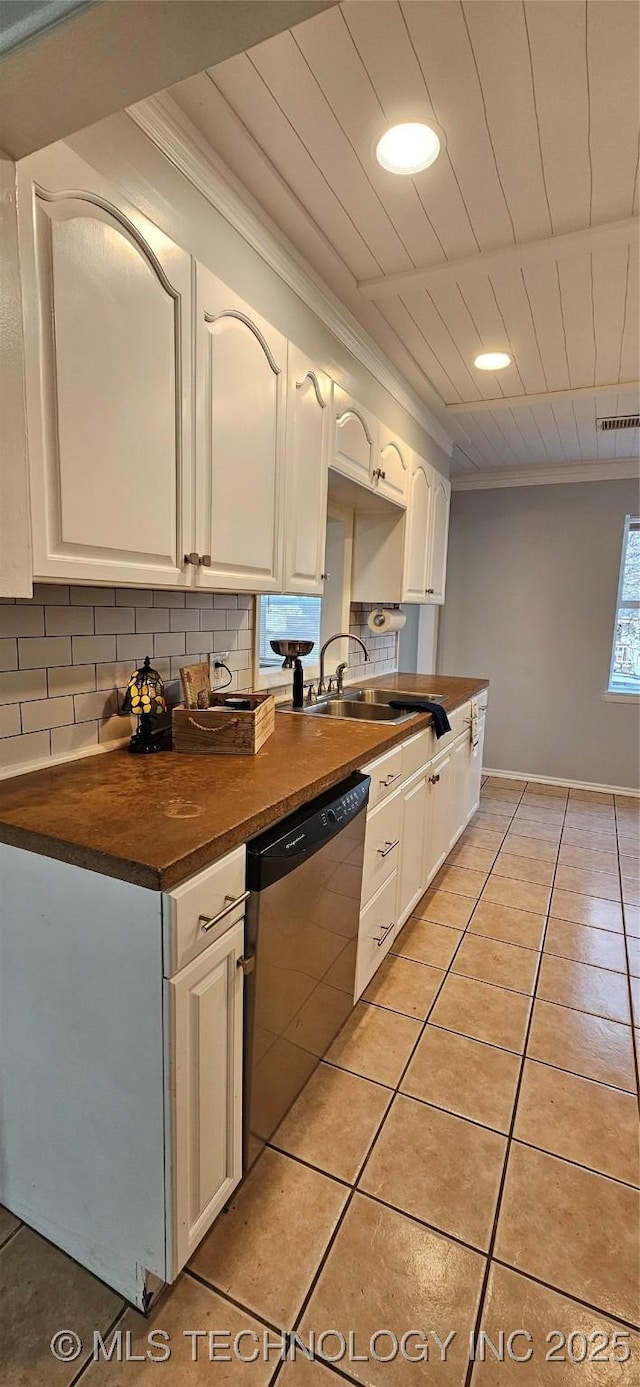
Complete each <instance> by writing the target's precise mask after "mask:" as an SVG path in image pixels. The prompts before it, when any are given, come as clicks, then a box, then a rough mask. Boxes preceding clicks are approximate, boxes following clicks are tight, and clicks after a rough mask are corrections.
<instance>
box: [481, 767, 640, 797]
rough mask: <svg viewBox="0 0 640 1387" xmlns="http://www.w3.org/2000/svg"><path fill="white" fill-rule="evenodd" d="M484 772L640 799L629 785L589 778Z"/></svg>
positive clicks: (483, 772)
mask: <svg viewBox="0 0 640 1387" xmlns="http://www.w3.org/2000/svg"><path fill="white" fill-rule="evenodd" d="M482 774H483V776H485V775H495V776H498V777H500V779H502V780H533V781H534V783H535V784H536V785H566V786H567V789H569V790H599V791H600V792H601V793H603V792H604V793H605V794H609V795H629V797H630V798H631V799H640V790H631V789H630V788H629V786H628V785H597V784H592V783H591V782H590V781H588V780H562V779H561V778H559V777H558V776H555V775H530V774H529V772H528V771H492V770H489V767H488V766H483V767H482Z"/></svg>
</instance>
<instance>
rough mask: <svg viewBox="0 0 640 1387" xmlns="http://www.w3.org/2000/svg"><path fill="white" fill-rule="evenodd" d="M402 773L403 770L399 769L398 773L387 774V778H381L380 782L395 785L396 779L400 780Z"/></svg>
mask: <svg viewBox="0 0 640 1387" xmlns="http://www.w3.org/2000/svg"><path fill="white" fill-rule="evenodd" d="M401 774H402V772H401V771H398V774H397V775H388V776H386V778H385V779H384V780H381V781H380V784H381V785H385V786H386V785H393V782H394V780H399V779H400V776H401Z"/></svg>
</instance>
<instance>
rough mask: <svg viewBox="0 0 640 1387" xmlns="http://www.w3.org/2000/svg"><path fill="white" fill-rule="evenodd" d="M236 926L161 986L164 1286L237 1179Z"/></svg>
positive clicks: (239, 988) (239, 926)
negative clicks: (165, 1105)
mask: <svg viewBox="0 0 640 1387" xmlns="http://www.w3.org/2000/svg"><path fill="white" fill-rule="evenodd" d="M243 937H244V922H243V921H242V920H240V921H238V922H237V923H236V924H235V925H232V926H231V928H230V929H228V930H227V931H226V933H225V934H223V935H221V937H220V938H219V939H217V940H216V941H215V943H213V944H211V945H210V946H209V948H208V949H205V951H204V953H201V954H199V956H198V957H197V958H195V959H194V960H193V962H192V963H189V964H188V965H187V967H186V968H183V969H182V972H180V973H178V974H177V976H176V977H175V978H171V979H170V980H168V981H167V982H166V984H165V986H166V989H167V1009H168V1023H169V1073H170V1079H169V1095H170V1105H171V1110H170V1127H171V1160H170V1163H169V1164H170V1172H171V1173H170V1182H171V1188H170V1191H169V1192H168V1193H169V1201H168V1202H169V1206H170V1208H172V1209H173V1220H172V1224H173V1226H172V1228H171V1230H170V1243H169V1248H170V1266H169V1276H168V1279H169V1280H173V1278H174V1277H175V1276H177V1274H178V1272H179V1271H180V1269H181V1267H183V1266H184V1264H185V1262H186V1261H187V1260H188V1258H189V1257H190V1256H191V1253H192V1252H193V1251H194V1250H195V1248H196V1247H197V1245H198V1243H199V1242H200V1240H201V1238H202V1237H203V1236H204V1234H205V1233H206V1231H207V1229H208V1228H209V1227H210V1225H211V1224H212V1223H213V1220H214V1218H215V1217H216V1215H217V1214H219V1213H220V1210H221V1209H222V1207H223V1205H224V1204H225V1203H226V1202H227V1200H228V1199H229V1196H230V1194H231V1192H232V1190H233V1189H235V1186H236V1185H237V1184H238V1183H239V1181H240V1178H241V1176H242V997H243V972H242V967H241V966H240V964H241V956H242V944H243Z"/></svg>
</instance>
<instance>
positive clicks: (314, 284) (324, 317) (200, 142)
mask: <svg viewBox="0 0 640 1387" xmlns="http://www.w3.org/2000/svg"><path fill="white" fill-rule="evenodd" d="M127 115H128V116H130V117H131V119H132V120H133V121H134V122H135V124H136V125H137V126H138V127H139V128H140V130H142V132H143V133H144V134H145V135H146V136H147V137H148V138H149V139H150V140H151V141H152V142H153V144H155V145H156V147H157V149H159V150H160V152H161V153H162V154H164V155H165V157H166V158H167V159H169V160H170V161H171V163H172V164H173V165H174V166H175V167H176V168H177V169H178V170H179V172H180V173H182V174H184V176H185V178H188V179H189V182H190V183H192V184H193V186H194V187H195V188H197V189H198V191H199V192H200V193H202V195H203V196H204V197H205V198H206V199H207V201H208V202H209V203H211V205H212V207H215V209H216V211H218V212H219V213H220V214H221V216H223V217H224V218H225V219H226V221H228V222H229V224H230V225H231V226H233V227H234V229H235V230H236V231H238V232H239V233H240V235H241V236H242V237H243V238H244V240H245V241H247V242H248V244H249V245H250V246H251V247H252V248H253V249H254V250H255V251H257V253H258V255H260V256H262V259H263V260H265V261H266V263H267V264H268V265H269V266H270V267H271V269H273V270H275V272H276V274H278V275H279V276H280V278H281V279H282V280H283V281H284V282H285V284H287V285H288V287H289V288H290V289H292V290H293V292H294V293H295V294H297V295H298V298H300V299H302V301H303V303H306V305H307V307H308V308H310V309H311V310H312V312H313V313H315V314H316V317H318V318H319V319H320V320H321V322H323V323H324V325H325V327H327V328H329V331H330V332H332V333H333V334H334V336H335V337H337V338H338V341H339V342H341V343H342V345H343V346H344V347H346V348H347V350H348V351H350V352H351V353H352V355H353V356H354V357H356V359H357V360H358V361H359V362H360V363H361V364H362V365H363V366H365V367H366V369H367V370H368V371H370V372H371V374H372V376H375V378H376V380H377V381H379V383H380V385H382V386H383V387H384V389H385V390H388V391H389V394H390V395H393V398H394V399H395V400H397V402H398V404H399V405H402V407H403V409H406V411H407V413H408V414H410V415H411V416H412V418H414V419H415V420H416V422H417V423H418V424H420V426H421V428H423V429H424V430H425V432H426V433H428V434H430V435H431V437H432V438H433V439H434V441H435V442H436V443H437V444H438V446H439V447H440V448H442V449H443V450H444V452H445V453H446V454H447V456H448V457H450V456H451V453H452V452H453V440H452V438H451V437H450V435H449V434H448V433H447V431H446V429H444V428H443V426H442V424H441V423H440V422H439V420H438V419H437V418H436V416H435V414H433V413H432V412H431V410H430V409H429V408H428V406H427V405H426V404H425V403H424V401H423V400H421V399H420V396H419V395H417V394H416V393H415V391H413V390H412V389H411V387H410V385H409V384H408V383H407V381H405V380H404V378H403V377H402V376H401V375H400V374H399V372H398V371H397V370H396V368H395V367H394V366H393V365H392V363H391V362H390V361H389V359H388V358H387V357H386V356H385V355H384V353H383V352H382V351H381V350H380V348H379V347H378V346H377V344H376V343H375V342H374V340H373V338H372V337H370V336H369V334H368V333H367V332H366V331H365V329H364V328H363V327H361V326H360V324H359V323H358V321H357V319H356V318H355V317H354V316H353V314H352V313H350V312H349V310H348V309H347V308H346V307H345V305H344V304H342V303H341V302H340V300H339V298H338V297H337V295H336V294H334V292H333V290H332V289H330V288H329V286H328V284H325V282H324V280H323V279H322V278H321V276H320V275H319V274H317V273H316V271H315V270H314V269H313V267H312V266H311V265H309V263H308V262H307V261H306V260H305V259H304V257H303V256H302V255H301V254H300V253H299V251H297V250H296V249H295V247H294V246H293V245H292V244H291V242H290V241H289V240H288V239H287V237H285V236H284V234H283V233H282V232H281V231H280V230H279V229H278V227H277V226H276V224H275V223H274V222H273V221H272V220H271V218H270V217H269V216H268V214H267V213H266V212H265V211H264V210H263V209H262V208H261V206H260V204H259V203H258V202H257V200H256V199H255V198H254V197H253V196H252V195H251V193H250V192H249V191H248V189H246V188H245V187H244V186H243V184H242V183H241V182H240V180H239V179H238V178H236V176H235V174H234V173H232V171H231V169H230V168H228V166H227V165H226V164H225V163H224V160H222V159H221V158H220V156H219V155H218V154H216V152H215V150H213V149H212V148H211V146H210V145H208V144H207V142H206V141H205V140H204V139H203V137H202V136H201V135H200V134H199V132H198V131H197V130H196V128H195V126H194V125H193V124H192V122H191V121H190V120H189V118H188V116H186V115H185V114H184V113H183V112H182V111H181V110H180V107H179V106H178V104H177V102H176V101H174V100H173V98H172V97H171V96H170V95H169V94H168V93H167V92H161V93H159V94H158V95H157V96H151V97H148V98H147V99H146V100H145V101H139V102H138V103H137V104H136V105H135V106H129V107H128V108H127Z"/></svg>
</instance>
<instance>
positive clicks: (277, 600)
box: [260, 594, 322, 670]
mask: <svg viewBox="0 0 640 1387" xmlns="http://www.w3.org/2000/svg"><path fill="white" fill-rule="evenodd" d="M321 608H322V598H321V597H294V596H288V595H286V594H285V595H284V596H281V595H280V594H274V596H269V597H261V598H260V668H261V669H265V670H269V669H280V668H281V666H282V655H276V654H274V652H273V650H272V649H271V641H272V640H289V641H299V640H310V641H313V646H314V648H313V652H312V654H311V655H307V656H304V657H303V660H302V663H303V665H309V664H311V665H315V664H317V662H318V650H319V648H320V617H321Z"/></svg>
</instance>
